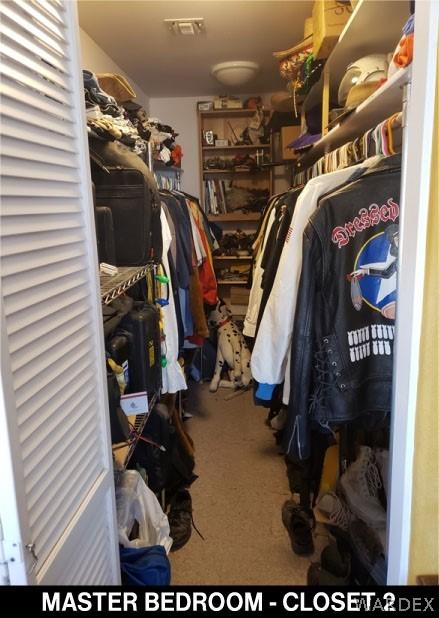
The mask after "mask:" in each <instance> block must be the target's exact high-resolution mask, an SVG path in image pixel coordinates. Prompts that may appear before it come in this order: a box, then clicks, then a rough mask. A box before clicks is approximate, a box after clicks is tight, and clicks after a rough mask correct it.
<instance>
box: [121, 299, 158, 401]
mask: <svg viewBox="0 0 439 618" xmlns="http://www.w3.org/2000/svg"><path fill="white" fill-rule="evenodd" d="M159 319H160V315H159V311H158V309H156V307H154V306H153V305H147V304H145V305H142V307H140V308H139V309H136V310H133V311H130V313H129V314H128V315H127V316H126V317H125V318H124V319H123V321H122V322H121V329H123V334H124V335H126V336H127V337H128V338H129V339H130V357H129V361H128V363H129V374H130V386H129V392H130V393H136V392H140V391H146V392H147V393H148V395H149V396H152V395H153V394H154V393H156V392H157V391H158V390H159V389H160V388H161V386H162V367H161V363H160V356H161V354H160V324H159ZM120 333H122V330H121V331H119V333H118V334H120Z"/></svg>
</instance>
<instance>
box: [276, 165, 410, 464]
mask: <svg viewBox="0 0 439 618" xmlns="http://www.w3.org/2000/svg"><path fill="white" fill-rule="evenodd" d="M400 161H401V158H400V156H399V155H396V156H393V157H387V158H385V159H383V160H381V161H380V162H379V163H378V164H376V165H375V166H373V167H372V168H370V169H369V170H367V171H366V172H365V173H364V174H363V175H362V176H361V178H359V179H358V180H354V181H353V182H350V183H349V184H348V185H346V186H345V187H342V188H341V189H339V190H337V191H336V192H334V193H332V194H330V195H328V196H326V197H325V198H323V199H322V200H321V202H320V205H319V208H318V209H317V210H316V211H315V212H314V214H313V215H312V217H311V218H310V221H309V224H308V226H307V228H306V230H305V232H304V240H303V264H302V273H301V278H300V285H299V293H298V302H297V307H296V314H295V320H294V329H293V341H292V346H291V376H290V377H291V395H290V402H289V407H288V421H287V427H286V431H285V435H284V448H285V451H286V453H287V454H288V455H290V456H292V457H295V458H297V459H306V458H308V457H309V455H310V448H311V445H310V438H309V435H310V429H311V427H312V426H315V427H317V428H320V429H322V430H323V431H333V428H335V427H337V426H339V425H340V424H343V423H346V422H349V421H352V420H354V419H358V418H359V417H364V418H365V419H366V420H367V421H368V422H369V423H373V422H374V421H375V420H376V421H378V420H382V418H383V416H385V415H386V414H388V413H389V411H390V407H391V391H392V369H393V340H394V329H395V327H394V323H395V310H396V277H397V255H398V244H399V235H398V222H399V195H400V182H401V172H400Z"/></svg>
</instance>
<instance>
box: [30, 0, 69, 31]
mask: <svg viewBox="0 0 439 618" xmlns="http://www.w3.org/2000/svg"><path fill="white" fill-rule="evenodd" d="M33 2H34V4H36V5H38V6H39V8H40V9H42V10H43V11H44V12H45V13H46V14H47V15H49V16H50V17H51V18H52V19H53V20H54V21H55V22H56V23H57V24H62V25H64V22H63V20H62V18H61V16H60V13H59V11H58V10H57V9H56V7H55V6H54V5H55V4H58V6H60V4H59V3H56V2H54V1H53V0H52V2H49V0H33Z"/></svg>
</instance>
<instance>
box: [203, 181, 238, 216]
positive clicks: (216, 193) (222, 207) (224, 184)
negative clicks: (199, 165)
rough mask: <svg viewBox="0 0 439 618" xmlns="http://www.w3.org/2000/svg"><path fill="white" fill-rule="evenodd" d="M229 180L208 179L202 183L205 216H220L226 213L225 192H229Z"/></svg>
mask: <svg viewBox="0 0 439 618" xmlns="http://www.w3.org/2000/svg"><path fill="white" fill-rule="evenodd" d="M231 182H232V181H231V180H217V179H213V178H212V179H210V180H205V181H204V195H205V211H206V214H211V215H220V214H225V213H227V212H228V210H227V199H226V196H227V192H228V191H230V187H231Z"/></svg>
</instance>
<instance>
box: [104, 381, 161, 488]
mask: <svg viewBox="0 0 439 618" xmlns="http://www.w3.org/2000/svg"><path fill="white" fill-rule="evenodd" d="M158 398H159V393H154V395H152V397H151V398H150V400H149V405H148V412H147V413H146V414H137V415H136V417H135V420H134V422H133V423H132V424H133V425H134V430H133V432H132V433H133V434H134V438H131V439H130V440H127V442H121V443H120V444H113V457H114V461H115V476H116V477H117V475H118V473H120V472H122V471H123V470H125V469H126V467H127V466H128V464H129V462H130V459H131V457H132V455H133V453H134V449H135V448H136V446H137V443H138V441H139V437H140V436H141V435H142V433H143V430H144V429H145V426H146V423H147V422H148V419H149V416H150V414H151V410H152V409H153V407H154V406H155V404H156V402H157V400H158Z"/></svg>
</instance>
